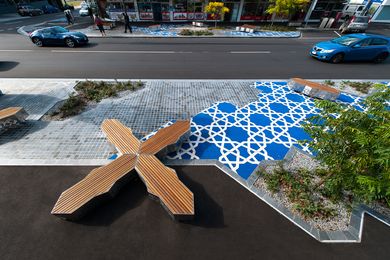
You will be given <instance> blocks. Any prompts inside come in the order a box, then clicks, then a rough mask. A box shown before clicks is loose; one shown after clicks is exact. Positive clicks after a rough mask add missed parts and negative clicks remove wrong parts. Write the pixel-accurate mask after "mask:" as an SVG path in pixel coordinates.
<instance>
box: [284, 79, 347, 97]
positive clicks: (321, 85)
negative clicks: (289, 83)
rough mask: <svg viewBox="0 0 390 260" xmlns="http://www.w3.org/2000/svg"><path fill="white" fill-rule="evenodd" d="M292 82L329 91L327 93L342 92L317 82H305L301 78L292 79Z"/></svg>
mask: <svg viewBox="0 0 390 260" xmlns="http://www.w3.org/2000/svg"><path fill="white" fill-rule="evenodd" d="M291 80H293V81H295V82H296V83H298V84H301V85H304V86H309V87H311V88H316V89H319V90H323V91H327V92H330V93H333V94H339V93H340V91H338V90H337V89H335V88H332V87H329V86H327V85H324V84H320V83H317V82H313V81H309V80H305V79H301V78H292V79H291Z"/></svg>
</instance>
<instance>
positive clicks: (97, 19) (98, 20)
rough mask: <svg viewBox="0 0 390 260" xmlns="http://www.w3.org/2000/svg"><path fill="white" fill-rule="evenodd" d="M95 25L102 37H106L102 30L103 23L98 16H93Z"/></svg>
mask: <svg viewBox="0 0 390 260" xmlns="http://www.w3.org/2000/svg"><path fill="white" fill-rule="evenodd" d="M95 24H96V26H97V27H98V28H99V31H100V33H101V34H102V36H106V31H105V30H104V26H103V21H102V19H101V18H100V17H99V16H98V15H96V16H95Z"/></svg>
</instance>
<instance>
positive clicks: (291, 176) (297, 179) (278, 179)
mask: <svg viewBox="0 0 390 260" xmlns="http://www.w3.org/2000/svg"><path fill="white" fill-rule="evenodd" d="M260 174H261V175H262V176H263V178H264V181H265V183H266V185H267V188H268V189H269V190H270V191H271V192H272V193H275V192H278V191H279V190H283V192H284V193H285V194H286V196H287V197H288V199H289V201H290V202H291V203H292V204H293V208H294V209H296V210H297V211H298V212H300V213H301V214H302V215H303V216H304V217H305V218H313V217H319V218H324V219H326V218H329V217H332V216H334V215H335V210H334V209H332V208H329V207H326V206H325V204H324V203H323V200H322V199H321V198H319V197H318V196H316V195H315V194H314V192H313V191H314V189H313V187H314V186H315V185H314V184H313V177H314V174H312V173H311V172H309V171H307V170H304V169H300V170H298V171H297V172H295V173H290V172H288V171H286V170H285V169H284V168H283V166H280V167H278V168H276V169H275V170H274V171H273V173H271V174H269V173H265V172H262V173H260Z"/></svg>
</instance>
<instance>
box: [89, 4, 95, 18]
mask: <svg viewBox="0 0 390 260" xmlns="http://www.w3.org/2000/svg"><path fill="white" fill-rule="evenodd" d="M88 14H89V17H91V19H92V21H93V20H94V18H93V11H92V8H91V7H90V6H88Z"/></svg>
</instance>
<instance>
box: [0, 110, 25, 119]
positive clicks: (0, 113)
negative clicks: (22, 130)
mask: <svg viewBox="0 0 390 260" xmlns="http://www.w3.org/2000/svg"><path fill="white" fill-rule="evenodd" d="M22 109H23V108H22V107H9V108H5V109H2V110H0V120H1V119H6V118H8V117H10V116H14V115H16V114H17V113H18V112H20V111H21V110H22Z"/></svg>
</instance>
